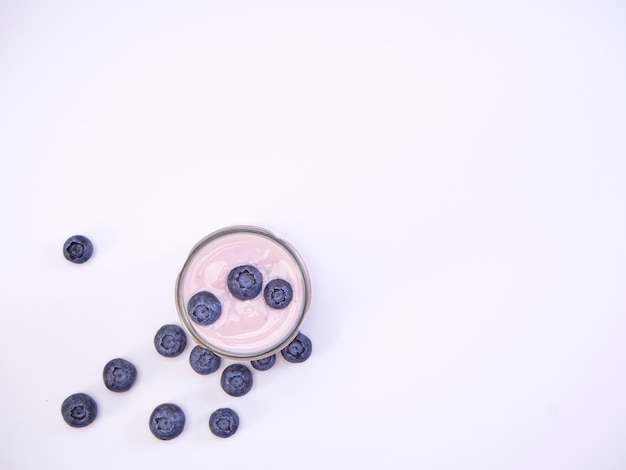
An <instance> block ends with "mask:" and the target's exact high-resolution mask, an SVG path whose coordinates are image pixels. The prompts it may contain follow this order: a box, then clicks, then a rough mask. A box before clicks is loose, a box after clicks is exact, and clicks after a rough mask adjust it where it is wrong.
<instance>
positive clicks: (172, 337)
mask: <svg viewBox="0 0 626 470" xmlns="http://www.w3.org/2000/svg"><path fill="white" fill-rule="evenodd" d="M186 346H187V336H186V335H185V332H184V331H183V329H182V328H181V327H180V326H178V325H163V326H162V327H161V328H159V330H158V331H157V333H156V335H155V336H154V347H155V348H156V350H157V352H158V353H159V354H160V355H161V356H165V357H176V356H179V355H180V354H181V353H182V352H183V351H184V350H185V347H186Z"/></svg>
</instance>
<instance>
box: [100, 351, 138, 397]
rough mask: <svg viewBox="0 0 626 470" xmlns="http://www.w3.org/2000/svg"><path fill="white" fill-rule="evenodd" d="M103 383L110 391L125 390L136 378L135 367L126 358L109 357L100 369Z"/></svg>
mask: <svg viewBox="0 0 626 470" xmlns="http://www.w3.org/2000/svg"><path fill="white" fill-rule="evenodd" d="M102 378H103V379H104V385H105V386H106V388H108V389H109V390H111V391H112V392H125V391H127V390H129V389H130V387H132V386H133V384H134V383H135V380H136V379H137V368H136V367H135V366H134V365H133V364H131V363H130V362H128V361H127V360H126V359H121V358H117V359H111V360H110V361H109V362H107V363H106V365H105V366H104V370H103V371H102Z"/></svg>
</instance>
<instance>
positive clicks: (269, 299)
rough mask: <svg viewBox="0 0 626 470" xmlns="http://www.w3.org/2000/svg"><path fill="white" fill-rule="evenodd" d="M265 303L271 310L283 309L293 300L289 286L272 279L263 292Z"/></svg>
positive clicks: (285, 282)
mask: <svg viewBox="0 0 626 470" xmlns="http://www.w3.org/2000/svg"><path fill="white" fill-rule="evenodd" d="M263 297H264V298H265V303H266V304H267V305H269V306H270V307H272V308H277V309H281V308H285V307H286V306H287V305H289V302H291V299H293V290H292V289H291V284H289V283H288V282H287V281H285V280H284V279H272V280H271V281H270V282H268V283H267V285H266V286H265V289H264V290H263Z"/></svg>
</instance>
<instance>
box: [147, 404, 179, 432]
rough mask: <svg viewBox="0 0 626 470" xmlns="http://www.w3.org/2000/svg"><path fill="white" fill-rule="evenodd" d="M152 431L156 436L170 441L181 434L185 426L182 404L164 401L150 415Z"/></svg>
mask: <svg viewBox="0 0 626 470" xmlns="http://www.w3.org/2000/svg"><path fill="white" fill-rule="evenodd" d="M149 424H150V431H152V434H154V437H156V438H157V439H161V440H163V441H169V440H170V439H174V438H175V437H178V436H180V433H181V432H183V428H184V427H185V413H184V412H183V410H182V409H181V408H180V406H178V405H175V404H173V403H162V404H161V405H159V406H157V407H156V408H155V409H154V411H153V412H152V414H151V415H150V422H149Z"/></svg>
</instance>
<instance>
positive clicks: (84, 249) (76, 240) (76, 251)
mask: <svg viewBox="0 0 626 470" xmlns="http://www.w3.org/2000/svg"><path fill="white" fill-rule="evenodd" d="M92 254H93V245H92V243H91V240H89V238H87V237H85V236H83V235H73V236H71V237H70V238H68V239H67V240H65V243H64V244H63V256H65V259H66V260H68V261H71V262H72V263H76V264H82V263H84V262H85V261H87V260H88V259H89V258H91V255H92Z"/></svg>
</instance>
